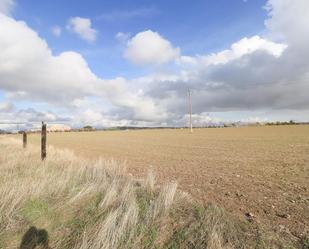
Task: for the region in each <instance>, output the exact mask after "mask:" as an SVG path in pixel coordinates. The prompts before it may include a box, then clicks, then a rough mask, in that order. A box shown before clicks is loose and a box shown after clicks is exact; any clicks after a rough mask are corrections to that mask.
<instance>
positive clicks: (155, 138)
mask: <svg viewBox="0 0 309 249" xmlns="http://www.w3.org/2000/svg"><path fill="white" fill-rule="evenodd" d="M28 140H29V142H30V143H39V135H37V134H34V135H29V138H28ZM48 143H49V144H51V145H54V146H56V147H60V148H69V149H72V150H73V151H75V153H76V154H78V155H81V156H84V157H89V158H97V157H104V158H114V159H117V160H126V161H127V165H128V171H129V172H131V173H133V174H134V175H137V176H141V175H145V174H146V172H147V171H148V169H149V168H150V167H152V168H153V171H154V172H156V175H157V178H158V180H159V182H164V181H167V180H177V182H178V183H179V187H180V188H181V189H183V190H184V191H187V192H189V193H190V194H191V195H192V196H194V197H195V198H196V199H198V200H200V201H202V202H210V201H211V202H214V203H217V204H219V205H221V206H223V207H224V208H225V209H227V210H229V211H231V212H232V213H234V214H236V215H239V216H241V217H245V214H246V213H252V214H253V215H254V217H253V219H254V220H255V221H256V222H258V223H261V224H264V225H266V226H269V227H272V228H273V229H275V230H285V231H287V232H291V233H292V234H293V235H294V236H296V237H298V238H300V237H301V236H303V235H304V234H308V231H309V208H308V206H309V126H301V125H299V126H272V127H270V126H266V127H241V128H213V129H195V131H194V133H193V134H190V133H189V132H188V131H187V130H138V131H101V132H80V133H50V134H49V135H48Z"/></svg>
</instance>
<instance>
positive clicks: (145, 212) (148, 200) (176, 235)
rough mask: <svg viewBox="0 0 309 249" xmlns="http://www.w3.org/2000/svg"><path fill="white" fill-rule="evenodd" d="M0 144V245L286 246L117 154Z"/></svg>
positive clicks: (3, 141)
mask: <svg viewBox="0 0 309 249" xmlns="http://www.w3.org/2000/svg"><path fill="white" fill-rule="evenodd" d="M0 149H1V151H0V172H1V174H0V248H19V247H20V248H35V247H31V245H33V246H35V245H38V246H41V248H61V249H63V248H80V249H86V248H95V249H96V248H106V249H107V248H211V249H214V248H251V247H257V248H284V247H282V246H284V244H282V243H281V242H280V240H279V239H278V237H277V236H273V235H271V236H270V235H269V234H268V235H267V236H266V235H264V234H263V231H262V230H260V228H257V227H256V226H252V225H251V224H248V223H247V222H245V221H239V220H238V219H236V218H234V217H232V216H230V215H229V214H227V213H226V212H224V211H223V210H222V209H220V208H218V207H216V206H213V205H210V206H208V207H206V208H205V207H202V206H200V205H197V204H196V203H194V201H192V200H191V199H190V197H189V196H188V195H186V194H185V193H182V192H181V191H178V190H177V184H176V183H169V184H166V185H164V186H161V187H159V186H156V185H155V179H154V176H153V174H151V173H150V174H149V176H148V177H147V178H146V179H145V180H139V179H134V178H133V176H131V175H129V174H126V172H125V165H124V164H123V163H121V162H117V161H112V160H109V161H107V160H103V159H100V160H96V161H90V160H85V159H82V158H80V157H78V156H76V155H74V154H73V153H72V152H70V151H65V150H57V149H55V148H53V147H49V148H48V157H47V159H46V160H45V161H44V162H42V161H41V160H40V156H39V153H40V151H39V148H38V147H34V146H28V148H27V149H22V148H21V144H20V141H18V140H15V139H11V138H9V137H6V136H3V137H0ZM205 194H207V193H205ZM43 235H44V236H43ZM40 236H41V237H40ZM27 240H28V241H27ZM27 243H28V244H27ZM31 243H32V244H31ZM286 245H288V244H286ZM269 246H271V247H269Z"/></svg>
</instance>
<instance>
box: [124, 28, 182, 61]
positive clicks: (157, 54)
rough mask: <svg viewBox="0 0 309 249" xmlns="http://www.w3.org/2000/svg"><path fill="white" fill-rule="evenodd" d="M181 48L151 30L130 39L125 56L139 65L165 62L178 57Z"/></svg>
mask: <svg viewBox="0 0 309 249" xmlns="http://www.w3.org/2000/svg"><path fill="white" fill-rule="evenodd" d="M179 54H180V49H179V48H174V47H173V46H172V45H171V43H170V42H169V41H168V40H166V39H164V38H163V37H162V36H160V35H159V34H158V33H157V32H153V31H151V30H147V31H143V32H140V33H138V34H136V35H135V36H134V37H133V38H132V39H131V40H129V41H128V44H127V49H126V51H125V53H124V57H125V58H127V59H128V60H130V61H131V62H133V63H135V64H137V65H145V64H154V65H158V64H164V63H167V62H169V61H171V60H174V59H175V58H177V57H178V56H179Z"/></svg>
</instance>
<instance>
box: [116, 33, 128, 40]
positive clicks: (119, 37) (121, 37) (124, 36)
mask: <svg viewBox="0 0 309 249" xmlns="http://www.w3.org/2000/svg"><path fill="white" fill-rule="evenodd" d="M130 36H131V34H130V33H124V32H118V33H117V34H116V35H115V38H116V39H117V40H118V41H120V42H127V41H128V40H129V38H130Z"/></svg>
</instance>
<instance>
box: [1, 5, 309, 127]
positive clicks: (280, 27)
mask: <svg viewBox="0 0 309 249" xmlns="http://www.w3.org/2000/svg"><path fill="white" fill-rule="evenodd" d="M308 13H309V1H307V0H233V1H230V0H216V1H215V0H203V1H202V0H196V1H190V2H189V1H176V0H171V1H164V0H159V1H150V0H143V1H142V0H139V1H132V0H131V1H129V0H126V1H124V0H121V1H111V0H106V1H99V0H92V1H76V0H75V1H73V0H68V1H60V0H54V1H39V0H0V123H2V124H0V129H8V128H9V127H10V125H9V124H4V123H10V122H23V123H25V125H24V126H25V127H28V128H31V127H32V126H34V124H37V123H38V122H41V121H45V122H47V123H48V122H50V123H56V122H58V123H61V122H62V123H66V124H69V125H71V126H73V127H80V126H84V125H93V126H96V127H112V126H184V125H187V121H188V115H187V112H188V103H187V92H188V89H190V90H191V92H192V111H193V124H194V125H195V126H204V125H208V124H214V123H221V122H235V121H241V122H249V123H250V122H269V121H288V120H295V121H299V122H304V121H309V98H308V90H309V60H308V58H309V47H308V45H307V44H309V22H308V21H307V14H308Z"/></svg>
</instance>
